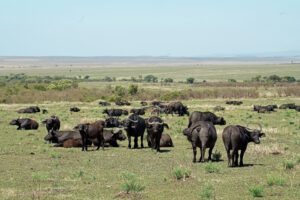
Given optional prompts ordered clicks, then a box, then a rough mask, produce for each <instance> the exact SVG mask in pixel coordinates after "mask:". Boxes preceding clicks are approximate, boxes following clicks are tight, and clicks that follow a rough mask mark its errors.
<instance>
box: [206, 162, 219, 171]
mask: <svg viewBox="0 0 300 200" xmlns="http://www.w3.org/2000/svg"><path fill="white" fill-rule="evenodd" d="M204 169H205V171H206V172H208V173H214V172H220V170H221V167H220V166H219V165H217V164H216V163H212V162H208V163H206V164H205V165H204Z"/></svg>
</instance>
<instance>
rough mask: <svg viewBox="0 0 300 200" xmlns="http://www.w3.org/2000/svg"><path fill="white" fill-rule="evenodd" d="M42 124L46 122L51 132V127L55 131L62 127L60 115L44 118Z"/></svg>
mask: <svg viewBox="0 0 300 200" xmlns="http://www.w3.org/2000/svg"><path fill="white" fill-rule="evenodd" d="M42 124H46V128H47V131H48V132H49V131H50V130H51V129H53V130H54V131H58V130H59V128H60V120H59V118H58V117H56V116H54V115H52V116H51V117H49V118H47V119H44V120H43V121H42Z"/></svg>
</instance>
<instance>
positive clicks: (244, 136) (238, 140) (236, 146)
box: [222, 125, 265, 167]
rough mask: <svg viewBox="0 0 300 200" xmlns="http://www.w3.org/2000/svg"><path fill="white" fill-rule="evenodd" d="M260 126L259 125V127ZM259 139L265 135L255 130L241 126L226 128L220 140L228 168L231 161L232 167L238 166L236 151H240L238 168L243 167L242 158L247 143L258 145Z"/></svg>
mask: <svg viewBox="0 0 300 200" xmlns="http://www.w3.org/2000/svg"><path fill="white" fill-rule="evenodd" d="M259 126H260V125H259ZM260 137H265V134H264V133H263V132H262V130H261V126H260V130H257V129H249V128H246V127H243V126H239V125H236V126H232V125H231V126H227V127H226V128H225V129H224V130H223V134H222V138H223V142H224V145H225V149H226V151H227V157H228V166H230V164H231V162H230V160H231V161H232V165H231V166H232V167H235V166H237V165H238V157H239V153H238V150H241V155H240V166H243V157H244V153H245V151H246V149H247V145H248V143H249V142H254V143H255V144H259V143H260V140H259V138H260ZM230 150H232V154H231V155H230Z"/></svg>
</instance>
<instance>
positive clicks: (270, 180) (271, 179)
mask: <svg viewBox="0 0 300 200" xmlns="http://www.w3.org/2000/svg"><path fill="white" fill-rule="evenodd" d="M267 184H268V185H269V186H273V185H277V186H284V185H286V179H285V178H283V177H281V176H279V175H276V174H272V175H269V176H268V177H267Z"/></svg>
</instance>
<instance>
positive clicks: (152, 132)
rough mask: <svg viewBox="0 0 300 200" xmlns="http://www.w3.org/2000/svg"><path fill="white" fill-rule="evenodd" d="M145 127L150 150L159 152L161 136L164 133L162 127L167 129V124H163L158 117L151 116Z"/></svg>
mask: <svg viewBox="0 0 300 200" xmlns="http://www.w3.org/2000/svg"><path fill="white" fill-rule="evenodd" d="M146 127H147V134H148V136H147V140H149V141H150V144H151V149H152V150H153V149H156V150H157V151H158V152H159V151H160V139H161V135H162V133H163V131H164V127H166V128H168V129H169V126H168V124H166V123H164V121H163V120H162V119H161V118H160V117H157V116H152V117H150V118H149V119H148V120H147V121H146Z"/></svg>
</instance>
